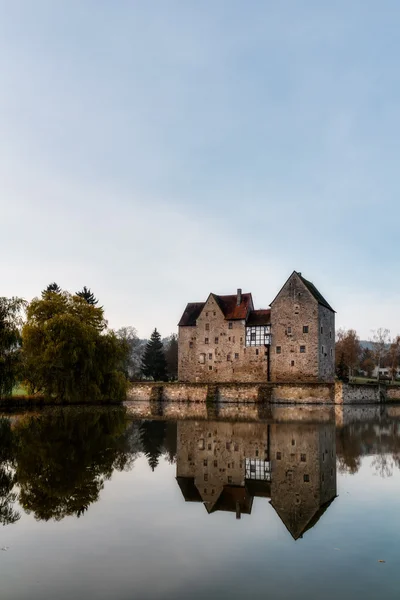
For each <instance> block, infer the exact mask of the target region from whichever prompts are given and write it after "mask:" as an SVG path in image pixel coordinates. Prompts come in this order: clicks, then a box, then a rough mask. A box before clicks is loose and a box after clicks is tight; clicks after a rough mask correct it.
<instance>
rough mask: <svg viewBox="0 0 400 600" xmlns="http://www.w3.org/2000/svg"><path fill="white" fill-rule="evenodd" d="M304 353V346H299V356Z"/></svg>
mask: <svg viewBox="0 0 400 600" xmlns="http://www.w3.org/2000/svg"><path fill="white" fill-rule="evenodd" d="M305 351H306V347H305V346H300V352H301V354H304V353H305Z"/></svg>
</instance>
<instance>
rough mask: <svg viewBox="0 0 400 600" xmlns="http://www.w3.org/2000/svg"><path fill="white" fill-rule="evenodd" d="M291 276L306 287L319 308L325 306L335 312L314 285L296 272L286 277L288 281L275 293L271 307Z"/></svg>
mask: <svg viewBox="0 0 400 600" xmlns="http://www.w3.org/2000/svg"><path fill="white" fill-rule="evenodd" d="M293 275H297V277H298V278H299V279H300V281H301V282H302V283H303V284H304V285H305V286H306V288H307V289H308V291H309V292H310V294H311V295H312V296H313V297H314V298H315V300H316V301H317V302H318V304H321V306H325V307H326V308H328V309H329V310H331V311H332V312H335V311H334V310H333V308H332V306H331V305H330V304H329V303H328V302H327V301H326V300H325V298H324V297H323V295H322V294H321V292H319V291H318V290H317V288H316V287H315V285H314V284H313V283H311V281H308V279H305V278H304V277H303V276H302V274H301V273H299V272H298V271H293V273H292V274H291V276H290V277H288V279H287V280H286V281H285V283H284V284H283V286H282V287H281V289H280V290H279V292H278V293H277V295H276V296H275V298H274V299H273V300H272V302H271V306H272V305H273V303H274V302H275V300H276V299H277V297H278V296H279V294H280V293H281V291H282V290H283V288H284V287H285V285H286V284H287V282H288V281H289V279H291V278H292V277H293Z"/></svg>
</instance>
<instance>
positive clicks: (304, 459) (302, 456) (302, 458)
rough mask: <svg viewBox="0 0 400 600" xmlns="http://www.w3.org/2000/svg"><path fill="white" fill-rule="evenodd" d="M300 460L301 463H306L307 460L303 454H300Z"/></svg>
mask: <svg viewBox="0 0 400 600" xmlns="http://www.w3.org/2000/svg"><path fill="white" fill-rule="evenodd" d="M300 460H301V462H306V460H307V457H306V455H305V454H300Z"/></svg>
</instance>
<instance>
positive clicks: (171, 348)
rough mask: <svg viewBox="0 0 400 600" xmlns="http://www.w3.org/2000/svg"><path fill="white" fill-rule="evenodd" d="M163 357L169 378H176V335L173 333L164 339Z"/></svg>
mask: <svg viewBox="0 0 400 600" xmlns="http://www.w3.org/2000/svg"><path fill="white" fill-rule="evenodd" d="M164 348H165V359H166V361H167V372H168V378H169V379H178V337H177V335H176V334H175V333H173V334H172V335H171V336H170V337H169V338H167V340H164Z"/></svg>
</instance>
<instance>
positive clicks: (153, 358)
mask: <svg viewBox="0 0 400 600" xmlns="http://www.w3.org/2000/svg"><path fill="white" fill-rule="evenodd" d="M142 373H143V375H144V376H145V377H152V378H153V379H154V380H155V381H164V380H165V378H166V376H167V361H166V359H165V354H164V347H163V344H162V341H161V336H160V334H159V333H158V331H157V329H155V330H154V331H153V333H152V334H151V338H150V340H149V341H148V342H147V345H146V348H145V351H144V355H143V358H142Z"/></svg>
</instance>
